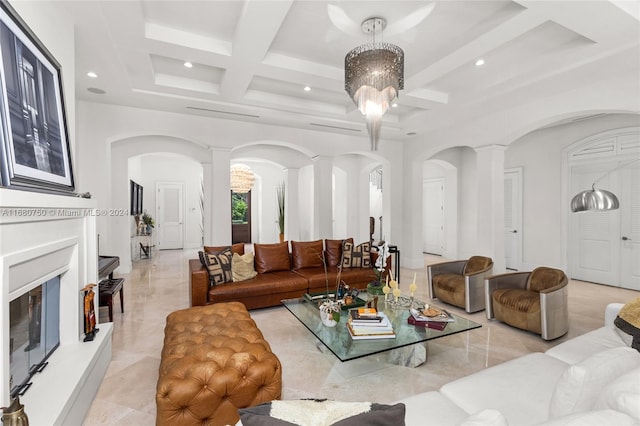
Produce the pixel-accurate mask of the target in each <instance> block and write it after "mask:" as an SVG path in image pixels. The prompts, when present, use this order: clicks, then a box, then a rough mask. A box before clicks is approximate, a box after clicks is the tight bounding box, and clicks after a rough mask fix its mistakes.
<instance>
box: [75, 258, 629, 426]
mask: <svg viewBox="0 0 640 426" xmlns="http://www.w3.org/2000/svg"><path fill="white" fill-rule="evenodd" d="M196 257H197V254H196V251H195V250H185V251H182V250H171V251H161V252H159V253H156V254H154V257H153V258H152V259H150V260H144V261H140V262H136V263H134V266H133V270H132V272H131V273H129V274H126V275H121V276H123V277H124V278H126V282H125V286H124V301H125V312H124V314H121V313H120V311H119V308H120V306H119V304H118V302H119V301H118V300H117V299H116V301H115V302H114V304H115V305H116V306H115V307H114V328H113V356H112V360H111V363H110V365H109V369H108V371H107V374H106V376H105V378H104V380H103V382H102V385H101V386H100V389H99V390H98V394H97V396H96V399H95V400H94V402H93V404H92V406H91V408H90V410H89V413H88V414H87V417H86V419H85V422H84V424H85V425H87V426H88V425H104V424H109V425H133V424H135V425H141V426H142V425H154V424H155V411H156V406H155V387H156V382H157V378H158V366H159V363H160V352H161V349H162V341H163V337H164V333H163V332H164V322H165V318H166V316H167V315H168V314H169V313H170V312H172V311H174V310H178V309H183V308H186V307H188V306H189V289H188V286H189V277H188V265H187V263H188V262H187V259H190V258H196ZM441 261H444V259H442V258H440V257H437V256H430V255H425V264H431V263H437V262H441ZM414 273H415V274H416V275H417V279H416V282H417V283H418V286H419V287H418V291H417V293H416V296H417V297H418V298H420V299H422V300H426V298H427V289H426V274H425V270H424V268H422V269H420V270H413V269H402V270H401V280H400V287H401V288H402V289H404V290H405V291H406V290H407V288H408V284H409V282H410V281H411V280H412V279H413V275H414ZM115 275H116V276H118V274H117V271H116V274H115ZM569 286H570V287H569V317H570V330H569V333H568V334H567V335H565V336H563V337H561V338H559V339H557V340H555V341H552V342H545V341H543V340H542V339H541V338H540V337H539V336H537V335H535V334H532V333H528V332H524V331H521V330H517V329H514V328H512V327H509V326H507V325H505V324H501V323H497V322H489V321H488V320H487V319H486V317H485V313H484V312H479V313H475V314H471V315H469V314H466V313H465V312H464V311H463V310H462V309H457V308H453V307H448V308H450V309H451V310H452V311H453V312H455V313H457V314H459V315H463V316H467V317H469V318H471V319H472V320H473V321H476V322H478V323H481V324H482V327H481V328H479V329H476V330H472V331H469V332H465V333H460V334H457V335H453V336H448V337H446V338H442V339H438V340H435V341H432V342H430V343H429V345H428V359H427V363H426V364H423V365H422V366H420V367H418V368H408V367H400V366H396V365H392V364H388V363H386V362H384V355H379V356H372V357H367V358H363V359H358V360H354V361H349V362H345V363H342V362H340V361H339V360H338V359H337V358H335V357H334V356H333V355H332V354H331V353H322V352H320V351H319V350H318V349H317V348H316V344H315V339H314V337H313V336H312V335H311V333H309V332H308V331H307V330H306V328H304V326H302V325H301V324H300V323H299V322H298V321H297V320H295V319H294V318H293V316H292V315H291V314H290V313H289V312H288V311H287V310H286V309H284V308H282V307H276V308H267V309H260V310H255V311H251V315H252V317H253V318H254V320H255V321H256V323H257V324H258V327H259V328H260V329H261V330H262V333H263V334H264V336H265V338H266V339H267V340H268V341H269V343H270V344H271V347H272V350H273V351H274V352H275V353H276V354H277V355H278V357H279V359H280V361H281V362H282V365H283V395H282V397H283V399H294V398H308V397H315V398H330V399H338V400H350V401H376V402H380V403H392V402H394V401H396V400H398V399H400V398H403V397H406V396H409V395H412V394H415V393H418V392H424V391H429V390H436V389H438V388H439V387H440V386H442V385H443V384H445V383H447V382H449V381H451V380H453V379H456V378H458V377H461V376H465V375H467V374H470V373H473V372H476V371H479V370H482V369H484V368H487V367H490V366H493V365H496V364H499V363H501V362H504V361H507V360H510V359H513V358H516V357H519V356H521V355H524V354H527V353H530V352H536V351H545V350H546V349H548V348H550V347H552V346H554V345H557V344H558V343H560V342H563V341H565V340H566V339H569V338H571V337H574V336H578V335H580V334H583V333H585V332H587V331H589V330H593V329H595V328H598V327H601V326H602V322H603V318H604V308H605V306H606V305H607V303H610V302H626V301H628V300H631V299H632V298H634V297H637V296H638V295H639V294H640V293H639V292H637V291H632V290H625V289H620V288H616V287H609V286H605V285H598V284H592V283H586V282H581V281H570V283H569ZM100 320H101V321H103V322H104V321H107V320H108V315H107V310H106V308H101V311H100Z"/></svg>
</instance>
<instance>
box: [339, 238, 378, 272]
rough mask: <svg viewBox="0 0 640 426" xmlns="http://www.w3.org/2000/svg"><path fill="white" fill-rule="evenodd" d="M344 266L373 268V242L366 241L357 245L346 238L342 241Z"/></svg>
mask: <svg viewBox="0 0 640 426" xmlns="http://www.w3.org/2000/svg"><path fill="white" fill-rule="evenodd" d="M341 265H342V267H343V268H371V243H370V242H366V243H362V244H358V245H357V246H355V245H354V244H353V243H352V242H350V241H347V240H345V241H344V242H343V243H342V263H341Z"/></svg>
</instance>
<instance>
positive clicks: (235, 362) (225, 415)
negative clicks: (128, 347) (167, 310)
mask: <svg viewBox="0 0 640 426" xmlns="http://www.w3.org/2000/svg"><path fill="white" fill-rule="evenodd" d="M164 334H165V337H164V347H163V348H162V359H161V360H160V372H159V377H158V386H157V391H156V405H157V417H156V424H157V425H205V424H206V425H227V424H230V425H233V424H235V423H236V422H237V421H238V420H239V416H238V411H237V410H238V408H244V407H249V406H252V405H257V404H261V403H263V402H268V401H271V400H273V399H279V398H280V395H281V392H282V368H281V365H280V361H279V360H278V358H277V357H276V356H275V354H273V353H272V352H271V348H270V346H269V343H267V341H266V340H265V339H264V337H263V336H262V333H261V332H260V330H259V329H258V328H257V327H256V324H255V322H254V321H253V320H252V319H251V317H250V316H249V312H248V311H247V309H246V308H245V306H244V305H243V304H242V303H240V302H229V303H216V304H213V305H208V306H197V307H193V308H189V309H183V310H180V311H176V312H173V313H171V314H169V316H167V325H166V327H165V332H164Z"/></svg>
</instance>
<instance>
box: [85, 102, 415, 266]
mask: <svg viewBox="0 0 640 426" xmlns="http://www.w3.org/2000/svg"><path fill="white" fill-rule="evenodd" d="M78 120H79V123H81V124H80V125H79V131H78V133H79V134H80V135H81V137H82V140H83V144H86V146H87V148H88V149H87V150H84V151H83V155H82V156H81V161H82V162H83V164H84V163H86V164H91V167H86V168H83V172H82V173H83V183H84V186H83V189H82V190H83V191H91V192H92V193H94V194H95V196H96V198H97V200H98V207H101V208H121V207H123V206H124V208H128V195H126V196H125V197H122V188H123V187H125V186H126V187H127V188H128V186H127V185H128V177H127V165H126V163H127V159H128V158H131V157H132V156H136V155H143V154H149V153H153V152H162V151H166V152H173V153H181V152H182V153H183V154H184V155H185V156H187V157H190V158H192V159H194V160H196V161H200V162H201V163H202V164H203V167H204V168H205V176H208V175H209V173H213V175H216V173H225V171H223V170H222V169H220V167H224V166H225V162H217V161H215V158H214V155H216V156H221V155H224V156H228V157H229V159H230V161H233V162H235V161H237V162H244V163H248V162H251V161H255V162H256V163H258V162H261V163H262V164H269V163H271V164H275V165H277V166H278V167H279V168H280V169H282V168H292V169H293V168H295V169H299V170H300V173H299V182H300V186H299V192H300V208H301V211H300V239H301V240H305V239H310V238H312V237H311V235H313V233H312V232H311V230H312V229H313V224H314V220H318V218H314V217H313V211H312V210H311V211H305V209H307V208H312V207H313V202H312V201H313V191H312V190H311V191H310V190H309V189H310V187H309V185H308V183H312V182H313V179H312V176H313V174H311V178H309V175H308V173H307V172H308V171H310V170H312V168H311V167H309V165H310V164H312V161H313V160H312V159H313V157H315V156H317V155H319V156H327V157H329V158H331V159H333V161H334V163H335V161H336V160H339V159H341V158H346V159H347V161H348V162H350V163H351V164H353V170H355V172H353V173H351V174H350V173H349V172H347V175H348V181H349V191H350V194H351V196H350V197H349V200H350V203H349V207H348V212H347V221H348V224H347V232H348V233H352V235H353V236H354V238H356V239H363V241H366V240H367V239H368V229H369V226H368V218H369V212H368V202H369V201H368V200H369V194H368V179H367V176H368V172H369V170H370V169H371V167H372V164H380V163H382V164H384V167H385V171H384V173H385V179H388V182H387V185H388V187H390V188H391V187H392V186H393V187H395V188H397V189H395V190H393V191H390V193H389V194H388V198H387V197H386V196H385V201H384V203H383V204H384V209H385V219H387V218H388V220H387V224H388V226H389V231H388V232H386V235H387V236H389V238H392V237H393V236H392V234H395V235H397V236H398V238H399V237H400V236H401V234H402V232H401V229H402V220H400V219H398V220H395V221H394V220H393V217H394V215H396V216H397V217H400V216H401V215H402V214H403V212H402V211H401V209H397V208H394V209H391V206H392V205H393V206H399V205H400V204H401V200H402V193H403V192H402V168H401V165H400V162H401V160H402V145H401V144H399V143H397V142H394V141H384V143H382V144H381V147H380V150H379V151H378V152H376V153H371V152H370V151H369V143H368V140H367V138H366V137H354V136H346V135H338V134H328V133H324V132H318V131H312V130H304V129H291V128H285V127H279V126H267V125H261V124H252V123H241V122H236V121H232V120H221V119H213V118H208V117H200V116H193V115H185V114H175V113H167V112H160V111H151V110H144V109H137V108H129V107H120V106H113V105H106V104H96V103H90V102H79V103H78ZM95 153H100V155H96V154H95ZM216 158H217V157H216ZM256 163H251V164H256ZM228 166H229V165H226V167H228ZM225 170H226V169H225ZM365 170H366V172H365ZM280 173H281V172H280ZM216 176H217V175H216ZM261 177H262V178H263V181H262V183H261V185H262V188H263V191H264V194H267V193H268V191H269V187H270V186H271V188H272V189H273V188H275V186H273V185H275V183H276V182H279V181H280V179H278V180H277V181H272V182H269V180H270V179H271V177H270V175H269V174H267V175H265V176H261ZM264 179H266V180H264ZM105 181H106V182H108V183H109V184H107V185H105ZM206 185H207V183H205V186H206ZM225 185H226V186H225ZM223 186H225V187H224V188H223ZM311 188H313V187H311ZM227 192H228V182H227V183H226V184H225V182H222V180H218V179H214V182H211V183H210V187H209V188H208V194H205V196H207V195H209V196H210V197H211V196H212V194H213V195H215V194H223V193H227ZM309 196H311V198H309ZM305 200H307V201H308V200H311V202H305ZM351 200H356V201H357V203H356V204H353V205H352V204H351ZM363 200H366V203H365V202H364V201H363ZM209 202H212V203H214V204H215V200H211V199H210V200H209ZM274 202H275V201H274ZM206 203H207V199H206V198H205V204H206ZM260 203H262V206H261V212H262V213H263V214H265V215H266V216H264V217H262V218H261V219H260V220H261V223H262V226H261V228H260V231H259V238H260V239H261V240H262V241H263V242H275V241H278V239H277V233H276V230H277V227H276V225H275V216H274V217H273V219H270V218H269V217H268V216H269V215H271V214H274V213H271V212H274V211H275V208H271V207H270V206H269V204H270V203H271V201H269V200H268V199H267V198H264V199H262V200H261V201H260V202H259V203H258V204H260ZM211 212H212V213H211V215H210V216H211V217H210V218H208V220H207V223H206V224H205V226H207V224H209V226H210V227H211V230H210V231H209V232H211V235H213V236H214V237H215V238H214V239H216V241H218V240H220V239H221V238H219V237H220V236H221V235H229V236H230V231H229V229H230V227H227V222H229V220H228V219H229V218H230V209H229V211H227V209H226V208H225V209H224V211H222V210H220V209H218V210H216V209H213V208H212V209H211ZM218 216H220V217H218ZM226 216H229V218H227V217H226ZM127 220H130V218H99V219H98V229H99V232H101V233H105V235H106V237H105V238H104V240H105V241H104V242H103V244H102V245H103V247H104V250H102V251H103V252H104V253H106V252H107V251H109V252H110V253H111V254H114V255H118V256H120V257H121V259H128V258H129V251H130V249H129V239H130V232H129V227H130V223H129V222H128V221H127ZM307 221H310V222H308V224H305V222H307ZM205 230H206V228H205ZM270 234H272V235H270ZM205 237H206V236H205ZM224 239H225V240H226V238H224ZM205 241H206V239H205ZM218 242H219V243H220V244H224V243H225V242H223V241H218ZM394 242H396V243H397V244H400V243H401V242H400V241H399V240H394ZM121 268H122V270H123V271H127V270H128V268H130V265H126V264H124V265H121Z"/></svg>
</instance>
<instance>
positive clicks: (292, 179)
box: [284, 169, 300, 241]
mask: <svg viewBox="0 0 640 426" xmlns="http://www.w3.org/2000/svg"><path fill="white" fill-rule="evenodd" d="M299 172H300V170H299V169H285V170H284V181H285V193H284V197H285V198H284V237H285V239H286V240H289V241H298V240H300V210H299V208H298V206H299V205H300V204H299V203H300V197H299V190H298V187H299V176H300V173H299Z"/></svg>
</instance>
